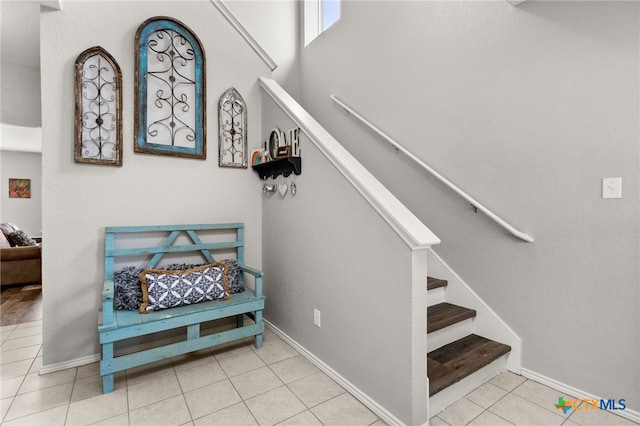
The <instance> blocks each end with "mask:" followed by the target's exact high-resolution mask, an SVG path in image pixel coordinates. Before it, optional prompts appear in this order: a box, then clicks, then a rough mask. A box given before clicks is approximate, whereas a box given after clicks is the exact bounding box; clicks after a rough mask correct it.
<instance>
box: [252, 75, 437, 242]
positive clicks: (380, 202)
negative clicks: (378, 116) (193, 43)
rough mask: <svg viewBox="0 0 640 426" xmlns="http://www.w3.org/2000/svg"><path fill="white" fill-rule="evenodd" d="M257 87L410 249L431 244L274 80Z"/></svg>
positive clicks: (415, 220)
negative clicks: (294, 124)
mask: <svg viewBox="0 0 640 426" xmlns="http://www.w3.org/2000/svg"><path fill="white" fill-rule="evenodd" d="M259 81H260V87H262V89H263V90H264V91H265V93H266V94H267V95H269V96H270V97H271V99H273V101H274V102H275V103H276V104H277V105H278V106H279V107H280V108H281V109H282V111H283V112H284V113H285V114H287V115H288V116H289V118H291V120H292V121H293V122H294V123H296V124H297V125H298V127H300V130H301V131H302V133H304V134H305V135H306V136H307V137H308V138H309V140H310V141H311V142H312V143H313V144H314V145H315V146H316V148H318V150H319V151H320V152H322V153H323V154H324V155H325V156H326V158H327V159H328V160H329V161H330V162H331V163H332V164H333V165H334V166H335V167H336V169H337V170H338V171H339V172H340V173H342V175H343V176H344V177H345V178H346V179H347V180H348V181H349V182H350V183H351V184H352V185H353V187H354V188H355V189H356V190H357V191H358V192H359V193H360V194H361V195H362V196H363V197H364V199H365V200H367V202H368V203H369V204H370V205H371V206H372V207H373V208H374V209H375V210H376V211H377V212H378V214H380V216H381V217H382V218H383V219H384V220H385V221H386V222H387V223H388V224H389V225H390V226H391V227H392V228H393V229H394V230H395V231H396V232H397V233H398V235H400V237H401V238H402V239H403V240H404V241H405V242H406V243H407V245H408V246H409V247H410V248H411V249H412V250H415V249H420V248H427V247H431V246H433V245H435V244H439V243H440V239H439V238H438V237H437V236H436V235H435V234H434V233H433V232H431V230H430V229H429V228H427V227H426V225H425V224H424V223H422V222H421V221H420V220H419V219H418V218H417V217H416V216H415V215H414V214H413V213H412V212H411V211H410V210H409V209H408V208H407V207H406V206H405V205H404V204H402V203H401V202H400V200H398V199H397V198H396V197H395V196H394V195H393V194H392V193H391V192H390V191H389V190H388V189H387V188H385V187H384V185H382V184H381V183H380V181H378V180H377V179H376V178H375V177H374V176H373V175H372V174H371V173H370V172H369V171H368V170H367V169H365V168H364V166H363V165H362V164H360V162H358V160H356V159H355V158H354V157H353V156H352V155H351V154H350V153H349V151H347V150H346V149H345V148H344V147H343V146H342V145H340V143H339V142H338V141H337V140H335V139H334V138H333V136H331V135H330V134H329V132H327V130H326V129H325V128H324V127H322V125H320V123H318V122H317V121H316V120H315V119H314V118H313V117H312V116H311V115H310V114H309V113H308V112H307V111H306V110H305V109H304V108H302V106H301V105H300V104H299V103H297V102H296V101H295V100H294V99H293V98H292V97H291V95H289V94H288V93H287V92H286V91H285V90H284V89H283V88H282V87H281V86H280V85H279V84H278V83H277V82H276V81H275V80H274V79H272V78H265V77H259Z"/></svg>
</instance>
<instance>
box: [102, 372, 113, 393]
mask: <svg viewBox="0 0 640 426" xmlns="http://www.w3.org/2000/svg"><path fill="white" fill-rule="evenodd" d="M111 392H113V373H111V374H107V375H104V376H102V393H111Z"/></svg>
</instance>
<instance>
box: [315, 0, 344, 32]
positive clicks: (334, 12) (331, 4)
mask: <svg viewBox="0 0 640 426" xmlns="http://www.w3.org/2000/svg"><path fill="white" fill-rule="evenodd" d="M319 1H320V28H321V31H324V30H326V29H327V28H329V27H330V26H332V25H333V24H335V23H336V22H337V21H338V19H340V0H319Z"/></svg>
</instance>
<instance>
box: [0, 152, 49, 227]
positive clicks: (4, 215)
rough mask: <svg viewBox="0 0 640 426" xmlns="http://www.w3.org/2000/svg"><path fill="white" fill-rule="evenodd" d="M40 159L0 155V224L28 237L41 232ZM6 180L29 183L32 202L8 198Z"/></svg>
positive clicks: (28, 154)
mask: <svg viewBox="0 0 640 426" xmlns="http://www.w3.org/2000/svg"><path fill="white" fill-rule="evenodd" d="M41 159H42V156H41V155H40V154H39V153H33V152H17V151H0V179H1V180H0V183H1V184H0V200H2V203H1V204H0V206H1V208H0V222H10V223H15V224H16V225H18V227H19V228H20V229H22V230H23V231H25V232H26V233H27V234H29V235H30V236H34V235H40V233H41V230H42V215H41V208H40V205H41V200H42V185H41V181H40V176H41V174H42V162H41ZM9 178H20V179H31V198H9Z"/></svg>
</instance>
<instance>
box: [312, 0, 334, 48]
mask: <svg viewBox="0 0 640 426" xmlns="http://www.w3.org/2000/svg"><path fill="white" fill-rule="evenodd" d="M339 19H340V0H305V1H304V45H305V46H307V45H308V44H309V43H311V42H312V41H313V40H315V39H316V37H318V36H319V35H320V34H321V33H322V32H323V31H325V30H326V29H328V28H329V27H330V26H332V25H333V24H335V23H336V22H338V20H339Z"/></svg>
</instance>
